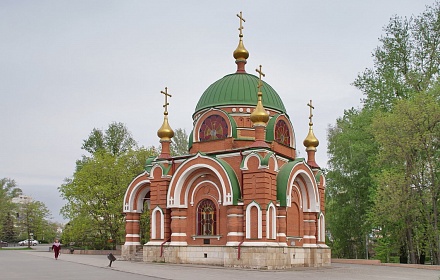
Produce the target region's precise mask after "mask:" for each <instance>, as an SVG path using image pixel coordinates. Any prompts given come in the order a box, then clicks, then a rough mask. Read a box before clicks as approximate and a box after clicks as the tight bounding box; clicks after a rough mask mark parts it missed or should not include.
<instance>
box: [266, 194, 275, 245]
mask: <svg viewBox="0 0 440 280" xmlns="http://www.w3.org/2000/svg"><path fill="white" fill-rule="evenodd" d="M266 238H267V239H276V238H277V210H276V207H275V205H274V204H273V202H272V201H271V202H270V203H269V204H268V205H267V209H266Z"/></svg>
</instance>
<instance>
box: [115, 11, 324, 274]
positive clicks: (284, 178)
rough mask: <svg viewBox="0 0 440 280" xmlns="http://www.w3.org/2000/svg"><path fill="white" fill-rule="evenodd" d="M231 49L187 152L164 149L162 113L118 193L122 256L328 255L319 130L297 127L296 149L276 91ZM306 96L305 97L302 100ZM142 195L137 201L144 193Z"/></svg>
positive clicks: (284, 261)
mask: <svg viewBox="0 0 440 280" xmlns="http://www.w3.org/2000/svg"><path fill="white" fill-rule="evenodd" d="M237 16H238V17H239V18H240V28H239V43H238V47H237V48H236V50H235V51H234V52H233V56H234V58H235V63H236V65H237V70H236V72H235V73H232V74H229V75H226V76H224V77H223V78H221V79H219V80H218V81H216V82H214V83H213V84H211V85H210V86H209V87H208V88H207V89H206V90H205V92H204V93H203V94H202V95H201V97H200V99H199V102H198V103H197V105H196V107H195V110H194V114H193V129H192V131H191V134H190V136H189V147H188V154H187V155H184V156H176V157H172V156H170V143H171V141H172V137H173V136H174V132H173V130H172V129H171V127H170V125H169V123H168V105H169V103H168V97H170V94H169V93H168V92H167V90H165V91H163V92H162V93H163V94H164V95H165V105H164V108H165V110H164V120H163V124H162V126H161V127H160V129H159V131H158V132H157V135H158V137H159V138H160V143H161V145H162V149H161V154H160V155H159V156H158V157H156V158H149V159H147V163H146V168H145V172H144V173H142V174H140V175H139V176H138V177H136V178H135V179H134V180H133V181H132V182H131V183H130V185H129V186H128V188H127V191H126V194H125V197H124V209H123V212H124V213H125V214H126V239H125V244H124V245H123V248H122V258H123V259H127V260H130V259H133V258H134V255H135V254H136V253H137V252H138V251H139V250H142V251H143V260H144V261H145V262H169V263H192V264H211V265H221V266H228V267H248V268H263V269H284V268H290V267H294V266H327V265H330V249H329V248H328V247H327V246H326V245H325V208H324V198H325V195H324V192H325V177H324V174H323V172H322V171H321V169H320V167H319V166H318V164H317V163H316V162H315V153H316V151H317V150H316V147H317V146H318V144H319V141H318V139H317V138H316V137H315V135H314V133H313V123H312V116H313V115H312V109H313V108H314V107H313V106H312V102H311V101H310V103H309V104H307V105H308V106H310V115H309V131H308V134H307V132H305V131H304V132H303V133H304V135H305V136H306V137H305V140H304V141H303V144H304V146H305V150H306V152H307V158H298V157H297V150H296V149H297V142H296V139H295V133H294V129H293V125H292V122H291V120H290V118H289V116H288V114H287V112H286V109H285V107H284V104H283V102H282V100H281V98H280V96H279V95H278V93H277V92H276V91H275V90H274V89H273V88H272V87H271V86H270V85H269V84H267V83H266V82H265V81H263V77H264V76H265V75H264V73H263V72H262V67H261V66H259V68H258V69H257V70H256V72H255V73H256V74H257V75H253V74H250V73H248V72H247V71H246V67H245V66H246V63H247V59H248V58H249V52H248V51H247V50H246V48H245V47H244V44H243V33H242V30H243V26H242V23H243V21H244V20H243V18H242V16H241V13H240V14H239V15H237ZM305 103H306V101H305V102H304V104H305ZM145 202H146V203H145ZM144 205H145V207H149V210H150V213H151V217H150V221H151V235H150V236H151V240H150V241H149V242H148V243H146V244H141V243H140V235H139V232H140V230H139V225H140V222H139V219H140V214H141V213H142V212H143V211H144V209H143V208H144Z"/></svg>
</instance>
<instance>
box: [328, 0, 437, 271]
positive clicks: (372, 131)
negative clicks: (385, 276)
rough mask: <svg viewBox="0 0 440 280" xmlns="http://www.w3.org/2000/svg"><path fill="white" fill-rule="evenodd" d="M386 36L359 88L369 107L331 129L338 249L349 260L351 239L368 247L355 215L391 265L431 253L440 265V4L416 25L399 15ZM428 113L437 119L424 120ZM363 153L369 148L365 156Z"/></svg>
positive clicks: (332, 212)
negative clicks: (437, 124) (396, 257)
mask: <svg viewBox="0 0 440 280" xmlns="http://www.w3.org/2000/svg"><path fill="white" fill-rule="evenodd" d="M384 31H385V34H384V36H382V37H381V38H380V39H379V41H380V45H379V46H378V47H377V48H376V49H375V50H374V52H373V55H372V56H373V60H374V66H373V67H372V68H370V69H366V70H365V71H364V72H363V73H361V74H359V75H358V77H357V78H356V80H355V81H354V83H353V84H354V85H355V86H356V87H357V88H358V89H359V90H360V91H361V92H362V93H363V95H364V99H363V105H364V106H363V108H361V109H359V110H355V111H356V112H355V114H352V115H347V113H346V114H344V117H343V119H342V120H341V119H338V121H337V124H336V126H335V127H333V128H330V129H329V144H328V145H329V156H330V166H329V170H328V176H327V178H328V184H327V185H328V189H327V191H328V197H329V198H328V201H327V203H328V209H327V210H328V212H327V216H328V219H327V222H328V225H329V226H328V228H329V229H330V232H331V236H332V240H333V243H332V244H331V246H333V247H332V248H337V249H338V250H335V252H336V253H340V252H341V251H342V252H341V255H342V256H344V257H345V256H348V255H349V253H347V252H346V251H347V249H346V248H351V247H350V245H349V244H348V241H347V240H353V241H356V242H357V243H359V242H360V241H357V240H360V239H359V237H358V235H357V234H356V232H355V231H353V230H352V228H353V225H352V223H353V222H354V223H355V225H356V227H357V228H359V224H360V222H356V219H353V217H352V216H351V215H350V214H351V213H353V215H354V216H355V217H357V218H359V219H363V220H362V221H363V222H365V231H366V232H370V234H369V235H370V236H375V237H377V243H376V244H377V246H375V247H374V250H376V253H377V255H378V256H380V257H381V258H383V259H384V260H389V259H390V254H393V253H396V254H400V258H401V261H405V259H406V258H408V256H409V261H410V262H413V263H415V262H422V260H423V257H424V254H426V253H431V252H432V254H433V255H432V257H433V259H434V263H438V259H439V255H438V251H440V247H439V243H440V242H439V240H440V237H438V232H439V226H438V213H437V212H438V209H437V207H438V206H437V200H438V195H437V193H438V191H437V190H436V188H437V187H438V186H439V183H438V178H439V174H438V162H439V161H438V157H439V155H438V153H439V148H438V141H439V134H438V131H437V128H435V129H434V128H433V127H431V126H429V125H427V123H429V124H430V125H432V124H433V122H434V119H435V115H436V114H435V111H433V110H427V109H429V108H431V107H435V106H437V105H435V104H438V102H439V98H438V96H439V94H438V93H432V91H433V92H438V89H437V87H438V82H439V81H438V78H439V73H440V59H439V58H440V56H439V55H440V52H439V50H440V4H439V3H438V2H436V3H435V4H434V5H433V6H430V7H427V8H426V11H425V12H424V13H423V14H421V15H419V16H415V17H411V18H409V19H408V18H402V17H398V16H394V17H393V18H391V20H390V22H389V24H388V25H387V26H386V27H385V28H384ZM429 94H432V95H433V96H434V97H427V95H429ZM419 98H420V99H419ZM422 100H423V102H425V103H423V102H422ZM417 104H418V105H417ZM421 104H424V106H426V108H425V109H423V108H424V106H422V105H421ZM414 108H418V109H417V110H416V109H414ZM424 110H427V111H429V112H430V113H428V114H430V116H429V117H428V116H427V115H426V114H425V113H420V112H422V111H424ZM399 111H401V112H400V113H399ZM417 112H418V113H417ZM365 115H369V116H370V117H369V118H366V119H365V120H368V119H369V121H366V122H365V124H364V125H363V126H361V127H358V128H355V126H353V128H351V127H350V126H348V124H351V122H352V121H353V123H355V121H356V120H358V122H359V119H362V118H363V117H361V116H365ZM344 121H345V122H344ZM355 135H359V137H353V136H355ZM344 139H345V141H344ZM347 139H349V140H350V141H349V143H347ZM360 147H361V148H362V147H369V148H367V149H365V151H363V152H362V149H359V148H360ZM371 148H372V149H371ZM344 149H345V150H346V151H345V152H344ZM347 154H350V156H351V155H355V157H354V159H348V157H347ZM362 155H363V157H364V160H363V161H359V159H362ZM367 186H368V187H367ZM366 189H368V191H365V190H366ZM356 194H358V195H356ZM359 199H360V201H359ZM353 205H360V206H361V207H360V209H357V207H355V208H354V209H353ZM339 208H343V209H339ZM344 213H345V214H344ZM359 213H362V214H359ZM366 217H368V220H364V219H365V218H366ZM344 221H346V222H347V223H348V226H347V230H345V231H344V228H343V227H342V225H343V223H344ZM361 231H362V233H365V231H363V230H361ZM357 247H359V245H358V246H357ZM351 250H354V249H351Z"/></svg>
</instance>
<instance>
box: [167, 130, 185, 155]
mask: <svg viewBox="0 0 440 280" xmlns="http://www.w3.org/2000/svg"><path fill="white" fill-rule="evenodd" d="M171 141H172V142H171V145H170V149H171V155H172V156H180V155H185V154H188V134H187V133H186V130H185V129H181V128H178V129H176V131H175V132H174V137H173V138H172V140H171Z"/></svg>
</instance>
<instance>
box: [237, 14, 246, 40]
mask: <svg viewBox="0 0 440 280" xmlns="http://www.w3.org/2000/svg"><path fill="white" fill-rule="evenodd" d="M237 17H238V18H239V19H240V27H239V28H238V30H240V37H243V33H242V30H243V28H244V27H243V22H246V21H245V20H244V18H243V15H242V13H241V12H240V14H237Z"/></svg>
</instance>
